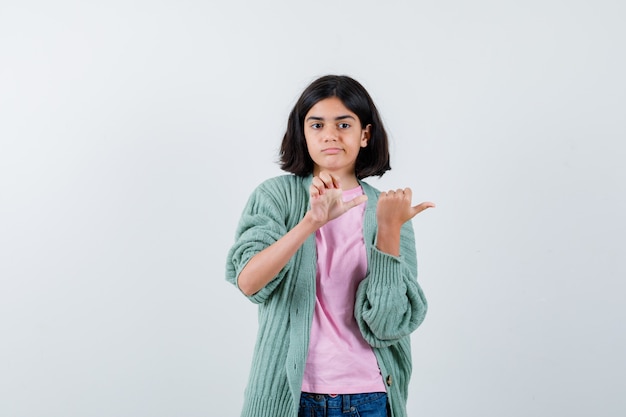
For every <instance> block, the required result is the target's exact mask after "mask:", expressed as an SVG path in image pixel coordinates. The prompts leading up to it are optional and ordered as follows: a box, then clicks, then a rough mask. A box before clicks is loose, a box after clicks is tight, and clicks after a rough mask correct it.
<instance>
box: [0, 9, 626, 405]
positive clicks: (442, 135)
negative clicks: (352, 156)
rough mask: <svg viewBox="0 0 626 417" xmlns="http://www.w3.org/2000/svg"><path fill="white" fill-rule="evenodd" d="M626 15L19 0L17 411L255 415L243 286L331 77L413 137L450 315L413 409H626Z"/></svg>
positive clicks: (409, 158)
mask: <svg viewBox="0 0 626 417" xmlns="http://www.w3.org/2000/svg"><path fill="white" fill-rule="evenodd" d="M625 19H626V6H625V3H624V2H623V1H619V0H615V1H610V0H605V1H577V0H574V1H565V0H563V1H559V0H542V1H538V0H525V1H520V0H516V1H513V0H504V1H496V0H491V1H489V0H477V1H472V2H469V1H460V0H449V1H445V0H443V1H419V2H415V1H387V2H374V1H356V0H354V1H352V0H347V1H340V0H335V1H328V0H322V1H314V2H313V1H309V2H296V1H268V2H255V1H247V2H242V1H239V2H237V1H231V2H223V3H222V2H211V1H192V0H189V1H184V0H183V1H180V0H179V1H158V0H157V1H141V2H140V1H109V2H91V3H89V2H86V1H82V2H81V1H73V2H72V1H66V0H59V1H54V2H44V1H40V2H36V1H35V2H33V1H13V2H9V1H3V2H2V3H1V5H0V60H1V63H0V141H1V147H0V415H1V416H6V417H31V416H37V417H39V416H41V417H84V416H90V417H99V416H106V417H126V416H128V417H137V416H139V417H143V416H146V417H160V416H163V417H171V416H182V417H187V416H189V417H195V416H198V417H199V416H211V417H230V416H238V415H239V410H240V406H241V402H242V396H243V389H244V385H245V383H246V379H247V374H248V368H249V364H250V357H251V352H252V348H253V341H254V336H255V332H256V307H255V306H253V305H252V304H251V303H249V302H248V301H247V300H246V299H245V298H244V297H243V296H242V295H240V294H239V293H238V292H237V290H236V289H235V288H234V287H232V286H231V285H230V284H228V283H226V281H225V279H224V265H225V256H226V251H227V250H228V248H229V246H230V245H231V243H232V240H233V234H234V230H235V226H236V222H237V220H238V217H239V214H240V212H241V210H242V208H243V205H244V203H245V200H246V199H247V197H248V195H249V193H250V192H251V191H252V189H253V188H254V187H255V186H256V185H257V184H258V183H260V182H261V181H262V180H264V179H266V178H268V177H271V176H274V175H277V174H280V173H281V171H280V170H279V169H278V167H277V165H276V163H275V161H276V159H277V150H278V147H279V144H280V140H281V138H282V134H283V132H284V129H285V127H286V120H287V115H288V112H289V111H290V109H291V107H292V106H293V104H294V103H295V101H296V99H297V97H298V96H299V94H300V92H301V91H302V89H304V88H305V87H306V85H307V84H308V83H309V82H311V81H312V80H313V79H315V78H317V77H318V76H321V75H324V74H327V73H338V74H348V75H351V76H353V77H355V78H356V79H358V80H359V81H360V82H361V83H362V84H364V86H365V87H366V88H367V89H368V90H369V91H370V93H371V95H372V96H373V98H374V100H375V101H376V103H377V105H378V107H379V110H380V112H381V113H382V116H383V118H384V120H385V123H386V127H387V128H388V131H389V133H390V135H391V150H392V166H393V170H392V171H391V172H390V173H388V174H387V175H385V177H383V179H382V180H377V179H373V180H372V181H370V182H371V183H372V184H373V185H375V186H377V187H379V188H398V187H406V186H409V187H412V188H413V190H414V197H415V202H419V201H422V200H432V201H434V202H436V203H437V205H438V207H437V208H436V209H433V210H429V211H427V212H425V213H423V214H420V215H419V216H418V217H417V218H416V219H415V220H413V222H414V226H415V229H416V234H417V249H418V256H419V260H420V277H419V279H420V282H421V284H422V286H423V288H424V291H425V293H426V295H427V297H428V299H429V302H430V310H429V314H428V316H427V319H426V321H425V322H424V324H423V325H422V327H420V328H419V329H418V330H417V331H416V333H414V335H413V349H414V352H413V353H414V375H413V379H412V382H411V386H410V400H409V405H408V408H409V413H410V415H411V416H433V417H434V416H442V417H447V416H457V415H463V416H468V417H473V416H481V417H485V416H494V417H495V416H507V417H511V416H524V417H526V416H570V417H571V416H624V415H626V396H624V388H625V386H624V378H623V375H624V374H625V373H626V360H625V358H624V352H626V337H625V336H626V332H625V326H624V318H625V314H624V307H623V303H624V293H625V291H626V285H625V284H624V280H625V278H626V266H625V264H624V257H625V255H626V238H625V236H626V216H625V214H624V212H625V211H626V186H625V184H624V182H625V181H624V180H625V178H626V168H625V166H626V164H625V163H624V160H625V159H626V145H625V141H626V126H625V115H626V83H625V81H624V74H626V59H625V53H624V51H625V50H626V30H625V26H624V21H625Z"/></svg>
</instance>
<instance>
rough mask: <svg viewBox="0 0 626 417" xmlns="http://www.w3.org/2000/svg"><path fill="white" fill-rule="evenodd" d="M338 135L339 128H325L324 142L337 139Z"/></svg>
mask: <svg viewBox="0 0 626 417" xmlns="http://www.w3.org/2000/svg"><path fill="white" fill-rule="evenodd" d="M337 137H338V133H337V129H334V128H332V127H328V128H326V129H324V142H333V141H336V140H337Z"/></svg>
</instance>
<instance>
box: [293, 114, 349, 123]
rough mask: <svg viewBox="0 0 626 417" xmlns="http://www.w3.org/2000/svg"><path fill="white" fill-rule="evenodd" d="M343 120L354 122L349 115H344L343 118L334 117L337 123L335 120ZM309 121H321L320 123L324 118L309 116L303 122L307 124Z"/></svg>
mask: <svg viewBox="0 0 626 417" xmlns="http://www.w3.org/2000/svg"><path fill="white" fill-rule="evenodd" d="M344 119H352V120H355V119H354V117H352V116H350V115H349V114H346V115H344V116H338V117H335V121H337V120H344ZM309 120H321V121H324V118H323V117H319V116H309V117H307V118H306V120H305V121H306V122H308V121H309Z"/></svg>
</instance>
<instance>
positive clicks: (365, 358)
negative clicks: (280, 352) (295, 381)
mask: <svg viewBox="0 0 626 417" xmlns="http://www.w3.org/2000/svg"><path fill="white" fill-rule="evenodd" d="M361 194H363V190H362V189H361V187H360V186H359V187H357V188H354V189H351V190H346V191H344V192H343V200H344V201H348V200H352V199H353V198H355V197H356V196H358V195H361ZM364 213H365V203H364V204H361V205H359V206H358V207H355V208H353V209H351V210H349V211H347V212H346V213H344V214H343V215H342V216H340V217H338V218H336V219H334V220H332V221H330V222H328V223H327V224H326V225H324V226H323V227H322V228H320V229H319V230H318V231H317V233H316V235H315V241H316V245H317V277H316V280H317V282H316V284H317V285H316V287H317V291H316V296H315V312H314V314H313V324H312V326H311V339H310V343H309V353H308V356H307V361H306V368H305V370H304V380H303V383H302V391H304V392H312V393H318V394H360V393H367V392H384V391H385V384H384V383H383V380H382V377H381V374H380V369H379V368H378V362H377V361H376V356H375V355H374V352H373V351H372V347H371V346H370V345H369V344H368V343H367V342H366V341H365V339H363V336H361V331H360V330H359V327H358V325H357V323H356V319H355V318H354V299H355V293H356V289H357V287H358V285H359V283H360V282H361V280H363V278H364V277H365V274H366V273H367V254H366V252H365V242H364V241H363V216H364Z"/></svg>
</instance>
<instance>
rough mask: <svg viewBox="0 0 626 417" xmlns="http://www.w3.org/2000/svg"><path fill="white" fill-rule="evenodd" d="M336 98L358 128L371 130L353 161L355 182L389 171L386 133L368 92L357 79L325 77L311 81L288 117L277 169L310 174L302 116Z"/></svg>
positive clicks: (309, 161) (309, 159)
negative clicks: (349, 112) (354, 161)
mask: <svg viewBox="0 0 626 417" xmlns="http://www.w3.org/2000/svg"><path fill="white" fill-rule="evenodd" d="M330 97H337V98H338V99H339V100H341V101H342V102H343V104H344V106H346V107H347V108H348V109H349V110H350V111H351V112H353V113H354V114H356V115H357V116H358V117H359V120H360V121H361V129H365V127H366V126H367V125H371V127H370V138H369V141H368V143H367V146H366V147H364V148H361V150H360V151H359V154H358V156H357V159H356V164H355V174H356V177H357V178H358V179H362V178H367V177H370V176H373V175H377V176H379V177H380V176H382V175H383V174H384V173H385V172H387V171H388V170H390V169H391V166H390V165H389V143H388V139H387V132H385V128H384V126H383V122H382V120H381V118H380V115H379V114H378V110H377V109H376V106H375V105H374V102H373V101H372V98H371V97H370V95H369V93H368V92H367V90H365V88H363V86H362V85H361V84H360V83H359V82H358V81H356V80H354V79H352V78H350V77H348V76H345V75H326V76H324V77H321V78H318V79H317V80H315V81H313V82H312V83H311V84H310V85H309V86H308V87H307V88H306V89H305V90H304V91H303V92H302V95H301V96H300V98H299V99H298V101H297V102H296V105H295V106H294V108H293V110H291V113H290V114H289V119H288V122H287V131H286V132H285V136H284V137H283V141H282V143H281V146H280V167H281V169H283V170H284V171H287V172H291V173H292V174H296V175H299V176H307V175H309V174H311V173H312V172H313V160H312V159H311V156H310V155H309V151H308V149H307V146H306V139H305V138H304V117H305V116H306V114H307V113H308V112H309V110H311V107H313V106H314V105H315V104H316V103H317V102H318V101H320V100H324V99H326V98H330Z"/></svg>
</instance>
